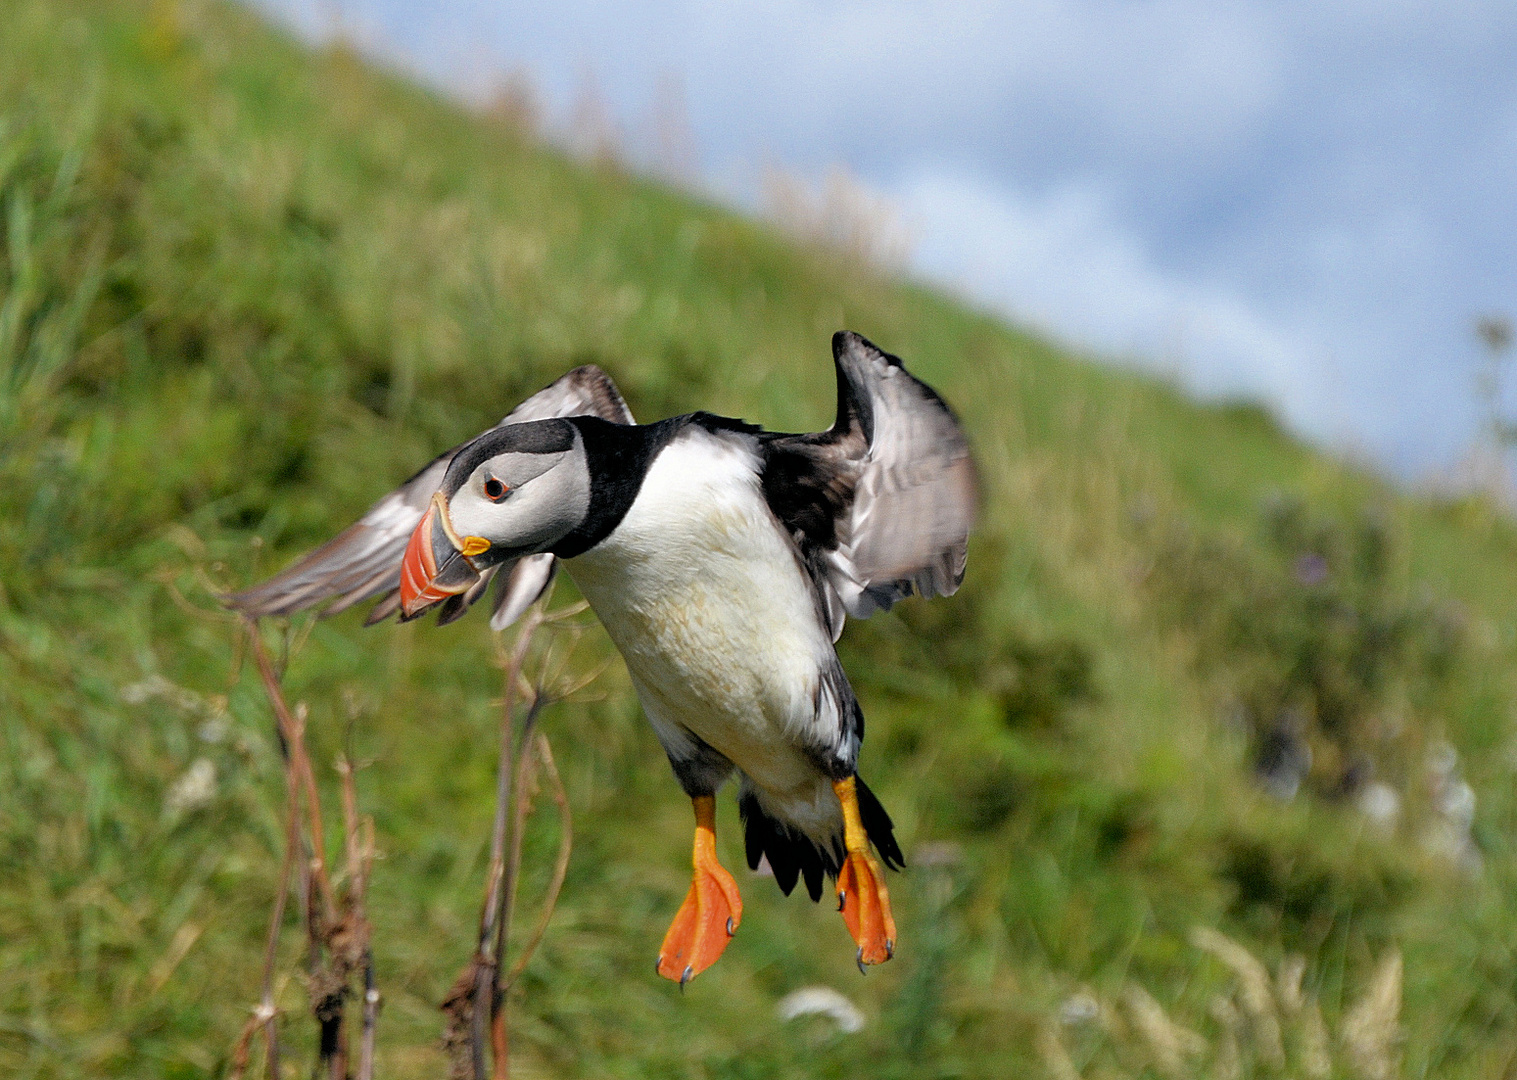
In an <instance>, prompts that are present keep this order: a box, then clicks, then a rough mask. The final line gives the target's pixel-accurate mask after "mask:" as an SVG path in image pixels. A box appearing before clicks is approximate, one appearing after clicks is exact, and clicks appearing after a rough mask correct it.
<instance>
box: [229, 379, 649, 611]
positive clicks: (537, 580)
mask: <svg viewBox="0 0 1517 1080" xmlns="http://www.w3.org/2000/svg"><path fill="white" fill-rule="evenodd" d="M585 415H590V416H599V417H601V418H602V419H604V420H609V421H611V422H612V423H615V424H631V423H634V421H633V419H632V412H631V410H630V409H628V408H627V403H626V402H625V401H623V400H622V395H621V393H620V392H619V391H618V390H617V389H616V384H615V383H613V382H612V381H611V378H610V376H608V375H607V374H606V373H605V372H604V371H602V370H601V369H600V368H598V367H596V366H595V365H593V364H587V365H585V366H584V367H578V368H575V369H574V370H573V371H571V372H569V373H568V374H567V375H564V376H563V377H562V378H560V379H558V380H557V381H555V382H553V383H552V384H550V385H549V386H547V387H545V388H544V389H542V390H539V391H538V392H537V393H535V394H533V395H532V396H531V397H529V398H528V399H527V400H526V401H523V402H522V403H521V404H520V405H518V406H517V407H516V408H514V409H512V410H511V411H510V412H509V413H508V414H507V415H506V417H505V419H503V420H501V422H500V424H498V425H497V426H498V427H504V426H505V425H506V424H520V423H525V422H526V421H528V420H547V419H550V418H552V417H559V416H585ZM467 445H468V444H467V443H464V444H461V445H460V446H455V447H454V448H453V449H451V450H449V451H447V452H446V453H444V454H440V455H439V456H437V457H436V458H434V459H433V460H432V462H431V464H429V465H427V466H426V468H424V469H422V470H421V471H420V472H418V473H417V474H416V475H415V476H413V477H411V479H409V480H407V481H406V482H405V483H404V484H402V485H401V486H400V487H398V488H396V489H395V490H394V491H392V492H390V493H389V494H388V495H386V496H384V497H383V498H382V499H380V500H379V501H378V502H376V503H375V504H374V505H373V506H371V507H369V510H368V512H367V513H365V514H364V516H363V517H361V518H359V519H358V521H356V522H354V523H353V524H352V525H350V526H348V527H347V528H346V529H344V530H343V531H342V532H341V533H339V534H338V535H337V536H335V537H333V538H332V539H331V540H329V541H327V542H326V543H325V544H323V545H322V546H321V547H319V548H317V549H316V550H315V551H313V552H311V553H310V554H308V555H306V556H305V557H304V558H302V559H300V560H299V561H298V562H296V563H295V564H294V565H293V566H290V567H288V568H287V569H285V570H284V571H283V572H281V573H279V574H276V575H275V576H274V577H272V578H270V579H269V580H268V581H265V582H263V583H262V584H261V585H256V586H254V587H253V588H251V589H247V590H245V591H244V592H240V593H236V594H234V595H232V596H229V597H227V598H226V601H225V602H226V604H227V606H228V607H230V608H233V609H235V610H237V611H240V612H242V613H243V614H244V615H247V616H249V617H250V618H255V619H256V618H259V617H261V616H264V615H290V614H293V613H294V612H297V611H303V610H305V609H306V608H310V607H314V606H316V605H317V604H320V603H322V602H324V601H327V600H330V601H332V602H331V603H330V604H328V605H327V607H326V609H325V610H324V611H323V612H322V614H323V615H335V614H337V613H338V612H339V611H345V610H347V609H348V608H350V607H352V606H353V605H354V604H357V603H359V602H360V601H363V600H367V599H369V598H370V597H374V596H380V597H382V599H381V600H380V602H379V603H378V604H376V605H375V606H374V610H373V611H372V612H371V613H370V614H369V618H368V620H367V622H366V624H365V625H370V624H373V623H376V622H379V621H381V620H382V619H386V618H389V617H390V616H391V615H393V614H394V613H395V612H396V611H398V610H399V609H400V595H399V592H398V590H399V586H400V561H401V557H402V556H403V555H404V554H405V550H406V542H407V541H408V540H409V539H410V537H411V532H412V530H414V529H415V528H416V524H417V522H419V521H420V520H421V517H422V515H423V514H424V513H426V509H427V504H428V503H429V502H431V499H432V494H433V493H434V492H435V491H437V489H438V488H439V487H441V486H442V479H443V476H444V474H446V473H447V471H448V465H449V463H450V462H452V460H453V455H454V454H456V453H458V451H459V450H460V449H462V448H463V446H467ZM554 564H555V560H554V557H553V556H552V555H549V554H542V555H529V556H527V557H526V558H524V559H519V560H516V561H515V562H513V563H504V564H502V565H501V566H498V567H492V568H491V569H490V570H488V571H486V572H485V573H484V574H482V575H481V579H480V581H479V582H478V583H477V584H476V585H475V586H474V588H472V589H470V590H469V591H468V592H467V593H464V594H463V595H461V596H454V597H450V598H449V599H448V601H447V602H446V603H444V604H443V605H442V610H441V612H440V613H439V615H438V622H439V623H440V624H441V623H448V622H452V621H453V620H454V619H456V618H458V617H459V616H460V615H462V614H463V613H464V612H465V611H466V610H468V607H469V605H470V604H472V603H473V602H474V601H475V600H478V599H479V597H480V596H481V595H483V593H484V591H485V587H486V586H487V585H488V584H489V582H490V579H491V578H492V577H497V576H498V577H500V579H501V584H500V586H499V587H498V588H497V589H496V596H495V613H494V615H493V616H492V617H491V619H490V625H491V626H492V627H494V628H495V629H497V630H498V629H501V628H502V627H505V626H508V625H510V624H511V623H512V622H514V621H515V620H516V619H517V618H519V617H520V616H521V614H522V613H523V612H525V611H526V610H527V608H528V607H530V606H531V604H532V602H533V601H534V600H536V599H537V598H538V596H540V595H541V594H542V591H543V590H544V589H546V588H547V586H548V582H550V581H551V580H552V579H553V573H554V569H555V565H554Z"/></svg>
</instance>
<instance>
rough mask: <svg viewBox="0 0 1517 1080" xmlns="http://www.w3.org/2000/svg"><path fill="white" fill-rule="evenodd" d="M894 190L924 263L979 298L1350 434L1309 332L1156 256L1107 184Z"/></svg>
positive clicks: (1205, 388) (1108, 350)
mask: <svg viewBox="0 0 1517 1080" xmlns="http://www.w3.org/2000/svg"><path fill="white" fill-rule="evenodd" d="M893 194H894V196H895V198H896V199H897V200H898V202H899V204H900V205H901V207H902V208H903V211H904V213H905V214H906V216H907V219H908V220H909V221H911V222H912V223H913V224H914V225H915V228H916V232H917V234H918V235H919V236H921V237H923V241H922V243H921V245H920V247H919V250H918V260H917V261H918V265H919V266H920V267H921V269H922V270H924V271H925V272H927V273H928V274H930V275H932V276H934V277H937V278H939V279H940V280H944V281H947V282H949V283H950V284H952V285H954V286H955V287H957V288H958V289H960V290H961V291H963V292H964V293H966V294H968V295H969V296H970V297H972V298H974V299H976V300H979V301H981V302H983V303H987V304H990V305H993V306H995V307H997V308H999V309H1001V310H1004V311H1007V312H1009V313H1011V314H1012V315H1014V316H1015V317H1017V318H1018V319H1020V320H1023V321H1025V322H1029V323H1032V324H1033V325H1036V326H1039V327H1042V328H1044V329H1046V330H1047V331H1049V332H1051V333H1053V334H1054V335H1056V336H1060V337H1063V338H1064V339H1066V340H1071V341H1073V342H1074V343H1076V344H1079V345H1082V346H1085V347H1087V348H1089V349H1092V350H1094V351H1096V352H1097V353H1099V354H1103V355H1105V356H1108V357H1110V358H1113V359H1118V360H1128V361H1133V360H1136V361H1138V362H1144V363H1147V364H1149V365H1150V366H1156V367H1158V368H1159V369H1161V370H1165V371H1169V372H1172V373H1174V374H1177V375H1179V376H1180V377H1181V378H1182V379H1183V380H1184V381H1185V382H1187V383H1188V384H1189V385H1190V386H1192V387H1193V388H1195V389H1197V390H1199V391H1201V392H1203V393H1207V394H1211V395H1216V396H1244V397H1251V398H1255V399H1258V400H1262V401H1264V402H1267V403H1269V404H1270V405H1273V406H1275V407H1276V408H1277V409H1278V410H1280V411H1281V412H1282V413H1284V414H1285V416H1286V418H1287V419H1288V420H1289V421H1291V422H1292V423H1293V424H1295V425H1296V426H1297V427H1298V429H1300V430H1303V431H1306V432H1308V433H1310V434H1312V435H1314V436H1316V437H1318V438H1321V439H1332V438H1336V437H1338V436H1339V435H1340V434H1341V432H1340V431H1339V430H1338V428H1339V425H1340V417H1339V415H1338V413H1337V409H1336V399H1337V393H1336V388H1335V387H1334V386H1333V385H1331V381H1330V378H1329V371H1328V369H1327V367H1326V366H1325V365H1324V364H1323V363H1322V358H1321V356H1320V355H1314V350H1313V348H1312V347H1311V345H1310V344H1309V343H1308V342H1303V341H1299V340H1295V339H1293V338H1291V337H1289V336H1287V335H1285V334H1283V333H1282V332H1281V331H1280V330H1279V329H1278V327H1276V326H1274V325H1272V323H1271V320H1270V319H1268V318H1267V317H1265V316H1263V315H1261V314H1260V313H1259V312H1257V311H1255V310H1254V309H1253V308H1252V307H1251V306H1250V305H1249V303H1248V302H1247V301H1246V300H1245V299H1244V298H1243V297H1240V296H1238V295H1236V294H1232V293H1229V292H1228V291H1226V290H1224V289H1219V288H1210V287H1206V286H1203V285H1198V284H1196V283H1194V282H1192V281H1188V280H1185V279H1184V278H1182V277H1179V276H1176V275H1174V274H1172V273H1169V272H1167V271H1165V270H1164V269H1163V268H1161V267H1160V266H1158V265H1157V264H1156V263H1155V262H1154V261H1153V259H1152V258H1151V257H1150V256H1149V255H1148V254H1147V253H1146V252H1145V251H1144V249H1143V244H1142V242H1141V240H1140V239H1139V238H1138V237H1137V236H1135V235H1134V234H1133V233H1132V232H1131V231H1129V230H1127V229H1125V228H1124V227H1123V226H1122V225H1121V224H1120V222H1119V221H1118V220H1117V218H1116V216H1115V214H1114V213H1113V211H1112V207H1111V202H1110V199H1109V198H1107V197H1106V196H1105V195H1103V193H1102V192H1101V191H1100V190H1099V189H1098V188H1096V187H1094V186H1077V185H1076V186H1070V187H1067V188H1063V189H1060V190H1058V191H1055V192H1053V193H1051V194H1048V195H1045V196H1041V197H1035V198H1023V197H1018V196H1016V195H1014V194H1012V193H1009V192H1008V191H1007V190H1006V189H1005V188H1003V187H1001V186H999V185H995V184H990V183H986V182H984V181H982V180H974V179H969V178H966V177H963V176H956V175H950V174H944V173H940V172H935V171H922V172H918V173H916V174H914V175H912V176H911V177H910V178H909V179H907V180H906V181H905V182H904V183H902V184H901V185H899V186H898V187H896V188H895V189H894V191H893ZM966 236H974V237H975V242H974V243H973V244H965V243H964V242H963V238H964V237H966Z"/></svg>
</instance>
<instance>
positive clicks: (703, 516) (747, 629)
mask: <svg viewBox="0 0 1517 1080" xmlns="http://www.w3.org/2000/svg"><path fill="white" fill-rule="evenodd" d="M758 468H759V463H758V461H757V460H756V459H755V457H754V455H753V453H752V452H751V451H750V450H749V449H748V448H747V447H746V446H744V445H742V444H741V443H740V442H739V441H738V440H735V439H729V438H724V437H722V436H720V435H716V434H712V433H710V432H707V431H705V430H704V429H701V428H695V427H692V428H690V429H687V431H685V432H682V433H681V434H680V436H679V437H677V438H676V440H675V441H674V442H672V443H671V444H670V445H669V446H668V447H666V448H665V449H664V450H663V451H662V452H661V453H660V454H659V455H658V457H657V458H656V459H655V460H654V462H653V464H652V466H651V468H650V469H649V471H648V474H647V477H646V478H645V480H644V482H643V486H642V489H641V491H640V492H639V494H638V497H637V500H636V501H635V502H634V503H633V505H632V508H631V510H629V511H628V513H627V516H626V517H625V518H624V519H623V520H622V522H621V524H620V525H618V526H617V528H616V529H615V530H614V531H613V532H612V533H611V535H610V536H608V537H607V538H606V539H605V540H603V541H602V542H601V543H600V544H598V545H596V547H594V548H592V549H591V550H590V551H588V552H586V553H585V554H583V555H580V556H578V557H577V558H574V559H569V560H567V561H566V563H565V569H566V570H568V571H569V573H570V574H571V576H572V577H573V578H574V581H575V583H576V584H577V585H578V586H579V587H580V591H581V592H583V593H584V595H585V598H586V599H587V600H589V602H590V605H591V606H592V607H593V608H594V609H595V612H596V614H597V615H598V616H599V617H600V620H601V622H602V623H603V624H604V625H605V627H606V630H607V632H608V633H609V634H610V635H611V639H612V641H614V642H615V643H616V646H617V648H618V649H619V650H621V653H622V656H623V657H624V658H625V659H626V662H627V667H628V670H629V671H630V672H631V674H632V678H633V682H634V684H635V685H636V687H637V690H638V695H639V697H640V698H641V699H642V702H643V706H644V708H645V709H646V710H647V711H648V713H649V715H650V717H651V718H653V719H655V722H657V721H664V722H673V723H676V724H680V725H683V726H684V727H685V728H687V729H689V730H690V731H692V732H694V733H695V734H696V735H698V736H700V737H701V738H702V739H704V740H705V741H706V742H707V743H709V744H710V745H711V746H712V747H714V748H715V749H717V750H719V751H721V752H722V753H723V754H725V755H726V756H727V757H728V758H729V759H730V760H731V761H732V762H733V763H734V764H735V765H737V766H738V768H740V769H742V770H743V771H744V772H745V773H747V774H748V775H749V776H750V777H751V778H752V779H753V780H754V782H755V783H756V784H758V785H759V786H760V787H761V788H765V789H768V790H769V791H771V792H774V793H776V794H778V793H781V792H787V791H797V790H798V789H801V788H808V789H809V788H810V787H812V786H814V785H815V782H816V780H815V778H816V776H817V771H816V768H815V766H814V765H812V764H811V759H810V758H809V757H808V756H807V755H806V754H805V753H804V752H803V751H802V750H801V749H800V744H802V743H813V744H814V743H815V741H816V736H815V734H813V733H812V727H813V725H814V724H815V723H816V720H817V718H816V697H815V695H816V688H817V683H818V678H819V671H820V665H821V663H822V661H823V660H824V659H826V658H827V657H828V656H829V655H830V651H831V648H832V642H831V639H830V637H829V635H828V634H827V632H826V630H825V628H824V627H822V625H821V623H820V621H819V619H818V617H817V613H816V608H815V601H814V599H813V597H812V591H811V583H810V581H809V579H808V578H807V576H806V574H805V572H804V570H803V569H802V567H801V565H800V563H799V561H798V559H797V556H796V553H795V551H794V548H793V547H792V546H791V544H790V541H789V539H788V538H787V537H786V536H785V535H784V534H783V532H781V530H780V527H779V525H778V523H777V522H776V521H775V519H774V517H773V515H772V514H771V513H770V511H769V508H768V505H767V503H766V502H765V500H764V495H763V491H762V490H761V488H760V486H759V476H758ZM832 722H833V724H834V726H835V724H836V720H835V718H833V721H832Z"/></svg>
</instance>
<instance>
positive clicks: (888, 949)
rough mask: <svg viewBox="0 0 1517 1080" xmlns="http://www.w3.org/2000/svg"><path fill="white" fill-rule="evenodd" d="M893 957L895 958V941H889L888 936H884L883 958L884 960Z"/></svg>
mask: <svg viewBox="0 0 1517 1080" xmlns="http://www.w3.org/2000/svg"><path fill="white" fill-rule="evenodd" d="M894 958H895V942H893V941H891V940H890V939H889V938H886V939H885V959H886V960H893V959H894Z"/></svg>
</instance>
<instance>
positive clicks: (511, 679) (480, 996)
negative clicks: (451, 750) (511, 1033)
mask: <svg viewBox="0 0 1517 1080" xmlns="http://www.w3.org/2000/svg"><path fill="white" fill-rule="evenodd" d="M542 621H543V619H542V608H541V606H540V605H539V606H534V607H533V608H532V609H531V610H530V611H528V612H527V615H526V618H525V619H524V620H523V622H522V625H521V629H520V630H518V631H517V634H516V643H515V646H514V647H513V648H512V650H511V656H510V659H509V660H508V661H507V663H506V678H505V700H504V701H503V702H502V704H501V714H500V765H499V768H498V771H497V773H496V781H495V821H494V825H493V828H492V830H491V833H490V870H489V876H488V878H487V880H486V884H485V904H484V908H483V909H482V910H481V912H480V916H479V939H478V944H477V945H476V948H475V953H474V961H473V966H474V989H473V993H472V994H471V995H470V997H471V998H472V1001H473V1008H472V1010H471V1015H470V1024H469V1029H470V1030H469V1052H470V1058H471V1064H472V1066H473V1072H474V1076H475V1080H485V1077H486V1076H487V1075H488V1074H487V1073H486V1071H485V1024H486V1017H487V1016H488V1015H489V1014H490V1012H491V1011H493V1010H491V1009H490V1008H489V1006H490V1005H491V1004H492V998H493V993H494V989H495V986H496V975H497V972H498V968H499V963H500V957H499V954H498V953H496V952H495V942H496V939H497V936H496V927H497V925H498V923H499V920H500V915H501V903H502V900H503V899H504V892H503V890H502V884H503V880H502V879H503V878H504V876H505V861H506V824H507V814H508V808H509V807H510V805H511V779H512V775H513V773H514V772H515V761H516V754H515V752H514V747H513V741H512V730H511V729H512V726H513V725H512V722H511V721H512V717H513V714H514V713H515V711H516V685H517V682H518V681H519V680H520V679H521V673H522V665H523V664H524V663H525V662H526V658H527V650H528V649H530V648H531V646H532V637H533V635H534V634H535V633H536V631H537V628H538V627H539V626H540V625H541V624H542Z"/></svg>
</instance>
